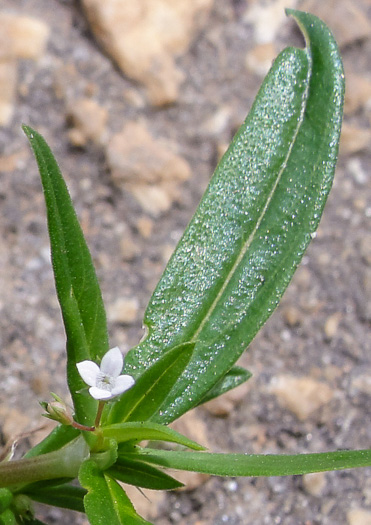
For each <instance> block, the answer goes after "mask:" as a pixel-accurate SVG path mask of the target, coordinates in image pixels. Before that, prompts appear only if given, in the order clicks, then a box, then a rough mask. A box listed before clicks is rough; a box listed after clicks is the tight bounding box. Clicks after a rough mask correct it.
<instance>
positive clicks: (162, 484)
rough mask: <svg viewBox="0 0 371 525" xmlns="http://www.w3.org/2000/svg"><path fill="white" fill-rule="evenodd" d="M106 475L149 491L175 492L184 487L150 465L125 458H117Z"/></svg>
mask: <svg viewBox="0 0 371 525" xmlns="http://www.w3.org/2000/svg"><path fill="white" fill-rule="evenodd" d="M107 474H108V475H110V476H111V477H112V478H114V479H117V480H118V481H122V482H123V483H128V484H129V485H135V486H137V487H142V488H145V489H151V490H175V489H179V488H180V487H183V486H184V485H183V483H180V481H177V480H176V479H174V478H172V477H171V476H169V475H168V474H166V473H165V472H163V471H162V470H159V469H157V468H155V467H153V466H152V465H148V464H147V463H144V462H143V461H134V460H132V459H126V458H118V460H117V461H116V463H115V464H114V465H113V466H112V467H111V468H109V469H108V470H107Z"/></svg>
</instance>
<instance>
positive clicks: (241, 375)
mask: <svg viewBox="0 0 371 525" xmlns="http://www.w3.org/2000/svg"><path fill="white" fill-rule="evenodd" d="M250 377H252V373H251V372H249V370H245V369H244V368H242V367H241V366H233V367H232V368H231V369H230V370H229V372H227V373H226V375H225V376H224V377H223V378H222V379H221V380H220V381H219V382H218V383H217V384H216V385H215V386H214V387H213V388H212V389H211V390H210V391H209V392H208V393H207V394H206V396H205V397H203V398H202V400H201V401H200V402H199V403H198V405H197V406H199V405H203V404H204V403H207V402H208V401H211V400H212V399H215V398H216V397H219V396H221V395H223V394H225V393H226V392H229V390H232V389H233V388H237V387H238V386H240V385H242V384H243V383H246V381H248V380H249V379H250Z"/></svg>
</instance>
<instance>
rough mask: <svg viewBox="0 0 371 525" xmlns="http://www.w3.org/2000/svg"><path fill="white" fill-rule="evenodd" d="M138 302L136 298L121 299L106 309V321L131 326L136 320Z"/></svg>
mask: <svg viewBox="0 0 371 525" xmlns="http://www.w3.org/2000/svg"><path fill="white" fill-rule="evenodd" d="M138 312H139V302H138V299H137V298H136V297H132V298H130V297H121V298H120V299H117V301H116V302H114V303H113V304H112V305H110V306H109V308H108V312H107V314H108V319H109V321H110V322H112V323H122V324H131V323H133V322H134V321H136V319H137V318H138Z"/></svg>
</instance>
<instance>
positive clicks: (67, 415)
mask: <svg viewBox="0 0 371 525" xmlns="http://www.w3.org/2000/svg"><path fill="white" fill-rule="evenodd" d="M51 394H52V396H53V398H54V401H52V402H51V403H46V402H45V401H42V402H40V405H41V406H42V407H43V409H44V410H45V412H46V413H45V414H43V416H44V417H47V418H49V419H52V420H53V421H58V423H62V425H72V423H73V419H72V414H71V411H70V409H69V408H68V406H67V405H66V403H65V402H64V401H63V399H62V398H61V397H59V396H57V394H53V392H52V393H51Z"/></svg>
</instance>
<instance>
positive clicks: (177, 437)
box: [102, 422, 205, 450]
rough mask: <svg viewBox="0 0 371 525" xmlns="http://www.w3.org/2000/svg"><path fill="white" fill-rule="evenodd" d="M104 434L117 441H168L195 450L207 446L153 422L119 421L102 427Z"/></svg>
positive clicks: (203, 448)
mask: <svg viewBox="0 0 371 525" xmlns="http://www.w3.org/2000/svg"><path fill="white" fill-rule="evenodd" d="M102 434H103V436H104V437H106V438H111V439H114V440H115V441H116V442H117V443H125V442H128V441H133V442H135V443H139V442H140V441H143V440H150V441H167V442H168V443H177V444H178V445H182V446H184V447H188V448H192V449H193V450H205V447H203V446H202V445H199V444H198V443H196V442H195V441H192V440H191V439H188V438H187V437H185V436H183V435H182V434H179V432H176V431H175V430H173V429H172V428H168V427H165V426H163V425H159V424H158V423H151V422H144V423H140V422H133V423H118V424H116V425H110V426H105V427H102Z"/></svg>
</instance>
